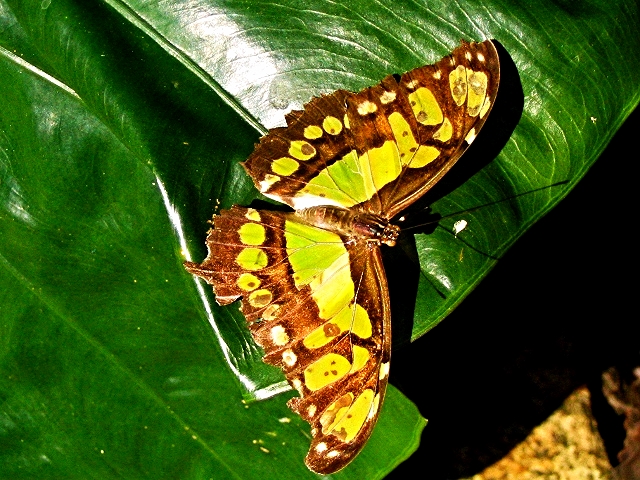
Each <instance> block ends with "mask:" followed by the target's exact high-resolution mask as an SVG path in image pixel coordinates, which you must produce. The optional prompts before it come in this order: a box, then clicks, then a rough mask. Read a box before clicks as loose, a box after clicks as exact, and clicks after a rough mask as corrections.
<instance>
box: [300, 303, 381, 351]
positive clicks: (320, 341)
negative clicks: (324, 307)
mask: <svg viewBox="0 0 640 480" xmlns="http://www.w3.org/2000/svg"><path fill="white" fill-rule="evenodd" d="M349 329H351V332H352V333H354V334H355V335H357V336H358V337H360V338H365V339H366V338H370V337H371V334H372V333H373V327H372V326H371V320H370V319H369V314H368V313H367V311H366V310H365V309H364V308H362V306H360V305H359V304H357V303H356V307H355V311H354V310H353V307H352V306H351V305H347V306H345V307H344V308H343V309H342V310H341V311H340V312H339V313H338V314H337V315H336V316H335V317H333V318H332V319H331V321H329V322H327V323H325V324H324V325H321V326H319V327H318V328H316V329H315V330H313V331H312V332H311V333H310V334H309V335H307V336H306V337H305V339H304V340H303V341H302V343H303V344H304V346H305V347H307V348H308V349H315V348H320V347H323V346H324V345H326V344H327V343H329V342H330V341H331V340H333V339H334V338H335V337H337V336H338V335H340V334H341V333H343V332H346V331H347V330H349Z"/></svg>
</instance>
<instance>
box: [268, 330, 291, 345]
mask: <svg viewBox="0 0 640 480" xmlns="http://www.w3.org/2000/svg"><path fill="white" fill-rule="evenodd" d="M271 339H272V340H273V343H275V344H276V345H277V346H279V347H282V346H284V345H286V344H287V343H289V335H287V332H286V330H285V329H284V327H283V326H282V325H276V326H275V327H273V328H271Z"/></svg>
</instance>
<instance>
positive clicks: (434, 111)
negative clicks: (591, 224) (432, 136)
mask: <svg viewBox="0 0 640 480" xmlns="http://www.w3.org/2000/svg"><path fill="white" fill-rule="evenodd" d="M409 103H410V104H411V109H412V110H413V115H414V116H415V117H416V120H418V122H420V123H421V124H423V125H440V124H441V123H442V120H443V119H444V116H443V115H442V110H441V109H440V105H438V101H437V100H436V97H435V96H434V95H433V92H431V90H429V89H428V88H426V87H420V88H419V89H417V90H416V91H415V92H413V93H410V94H409Z"/></svg>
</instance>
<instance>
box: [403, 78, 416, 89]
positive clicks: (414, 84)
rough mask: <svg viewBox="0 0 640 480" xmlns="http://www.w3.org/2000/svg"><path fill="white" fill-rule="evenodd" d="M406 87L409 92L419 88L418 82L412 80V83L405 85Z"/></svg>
mask: <svg viewBox="0 0 640 480" xmlns="http://www.w3.org/2000/svg"><path fill="white" fill-rule="evenodd" d="M405 85H406V87H407V88H408V89H409V90H413V89H414V88H416V87H417V86H418V80H411V81H410V82H407V83H405Z"/></svg>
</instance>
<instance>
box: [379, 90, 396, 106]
mask: <svg viewBox="0 0 640 480" xmlns="http://www.w3.org/2000/svg"><path fill="white" fill-rule="evenodd" d="M395 99H396V92H384V93H383V94H382V95H380V103H382V104H383V105H386V104H388V103H391V102H393V101H394V100H395Z"/></svg>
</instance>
